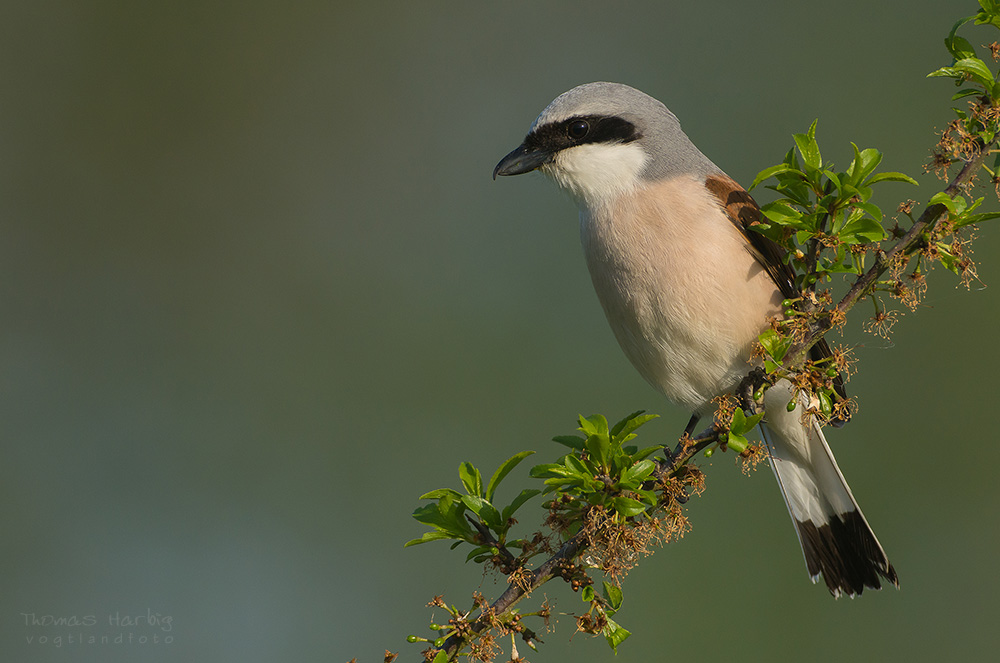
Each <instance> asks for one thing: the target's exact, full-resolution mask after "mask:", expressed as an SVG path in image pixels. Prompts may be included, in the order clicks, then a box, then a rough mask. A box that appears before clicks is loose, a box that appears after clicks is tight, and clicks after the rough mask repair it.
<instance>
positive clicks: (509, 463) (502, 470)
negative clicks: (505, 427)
mask: <svg viewBox="0 0 1000 663" xmlns="http://www.w3.org/2000/svg"><path fill="white" fill-rule="evenodd" d="M533 453H535V452H534V451H522V452H521V453H519V454H514V455H513V456H511V457H510V458H508V459H507V460H506V461H505V462H504V463H503V465H501V466H500V467H498V468H497V471H496V472H494V473H493V478H491V479H490V483H489V485H487V486H486V494H485V495H484V497H485V498H486V499H487V500H490V501H492V500H493V494H494V493H495V492H496V489H497V486H499V485H500V482H501V481H503V479H504V477H506V476H507V475H508V474H510V471H511V470H513V469H514V468H515V467H517V466H518V464H519V463H520V462H521V461H522V460H524V459H525V458H527V457H528V456H530V455H531V454H533Z"/></svg>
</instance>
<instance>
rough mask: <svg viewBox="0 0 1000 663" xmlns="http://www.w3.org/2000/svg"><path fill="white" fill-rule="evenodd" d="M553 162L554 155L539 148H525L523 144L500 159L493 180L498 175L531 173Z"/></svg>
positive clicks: (494, 170)
mask: <svg viewBox="0 0 1000 663" xmlns="http://www.w3.org/2000/svg"><path fill="white" fill-rule="evenodd" d="M551 160H552V153H551V152H549V151H547V150H544V149H541V148H537V147H525V146H524V143H522V144H521V145H520V146H518V148H517V149H516V150H514V151H513V152H511V153H510V154H508V155H507V156H505V157H504V158H503V159H500V163H498V164H497V167H496V168H494V169H493V179H496V178H497V175H521V174H522V173H530V172H531V171H533V170H535V169H537V168H538V167H540V166H543V165H545V164H546V163H548V162H549V161H551Z"/></svg>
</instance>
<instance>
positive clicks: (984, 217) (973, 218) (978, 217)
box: [955, 212, 1000, 228]
mask: <svg viewBox="0 0 1000 663" xmlns="http://www.w3.org/2000/svg"><path fill="white" fill-rule="evenodd" d="M990 219H1000V212H986V213H985V214H970V215H968V216H963V217H962V218H961V219H959V220H958V221H956V222H955V227H956V228H961V227H962V226H969V225H972V224H973V223H979V222H980V221H989V220H990Z"/></svg>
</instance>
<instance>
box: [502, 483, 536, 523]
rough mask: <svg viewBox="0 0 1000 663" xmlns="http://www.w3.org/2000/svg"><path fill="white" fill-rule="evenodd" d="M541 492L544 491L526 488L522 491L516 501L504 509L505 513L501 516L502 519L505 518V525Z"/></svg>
mask: <svg viewBox="0 0 1000 663" xmlns="http://www.w3.org/2000/svg"><path fill="white" fill-rule="evenodd" d="M541 492H542V491H540V490H538V489H537V488H525V489H524V490H522V491H521V492H520V493H519V494H518V496H517V497H515V498H514V501H513V502H511V503H510V505H508V506H505V507H504V509H503V513H502V514H500V515H501V517H502V518H503V521H504V523H506V522H507V521H508V520H510V518H511V516H513V515H514V513H516V512H517V510H518V509H520V508H521V506H522V505H523V504H524V503H525V502H527V501H528V500H530V499H531V498H532V497H534V496H535V495H538V494H540V493H541Z"/></svg>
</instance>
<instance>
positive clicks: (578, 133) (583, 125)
mask: <svg viewBox="0 0 1000 663" xmlns="http://www.w3.org/2000/svg"><path fill="white" fill-rule="evenodd" d="M589 131H590V125H589V124H587V122H586V121H585V120H575V121H573V122H570V124H569V127H567V129H566V132H567V133H568V134H569V137H570V138H572V139H573V140H580V139H581V138H583V137H584V136H586V135H587V133H588V132H589Z"/></svg>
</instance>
